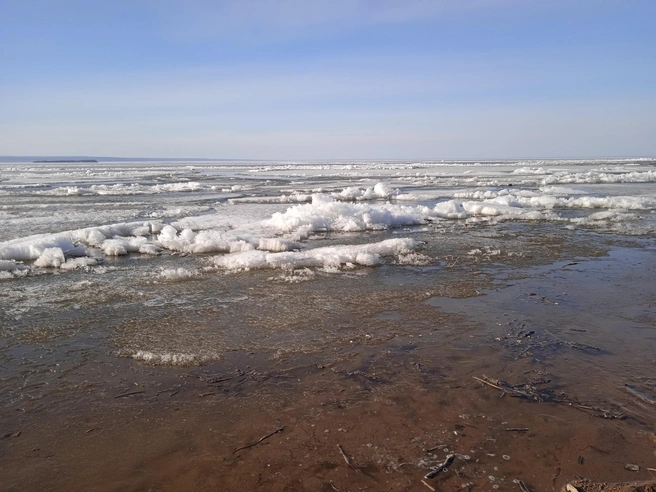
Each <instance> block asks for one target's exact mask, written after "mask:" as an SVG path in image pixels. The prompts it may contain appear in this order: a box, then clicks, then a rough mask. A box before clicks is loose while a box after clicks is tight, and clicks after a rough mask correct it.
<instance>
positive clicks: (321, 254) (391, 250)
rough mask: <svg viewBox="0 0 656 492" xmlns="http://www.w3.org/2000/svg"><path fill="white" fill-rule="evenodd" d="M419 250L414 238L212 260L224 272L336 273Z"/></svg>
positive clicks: (259, 253)
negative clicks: (304, 270)
mask: <svg viewBox="0 0 656 492" xmlns="http://www.w3.org/2000/svg"><path fill="white" fill-rule="evenodd" d="M418 247H419V243H418V242H417V241H415V240H414V239H408V238H403V239H387V240H384V241H380V242H377V243H368V244H360V245H354V246H350V245H349V246H344V245H342V246H328V247H323V248H314V249H311V250H307V251H290V252H284V253H268V252H266V251H257V250H251V251H245V252H243V253H234V254H228V255H223V256H216V257H214V258H213V263H214V265H216V266H217V267H220V268H224V269H226V270H251V269H262V268H268V269H280V270H294V269H300V268H316V267H320V268H324V269H326V270H328V271H336V270H339V269H340V268H341V267H342V266H353V265H360V266H369V267H371V266H376V265H380V264H382V263H383V262H384V258H386V257H398V256H401V255H409V254H412V253H414V251H415V250H416V249H417V248H418Z"/></svg>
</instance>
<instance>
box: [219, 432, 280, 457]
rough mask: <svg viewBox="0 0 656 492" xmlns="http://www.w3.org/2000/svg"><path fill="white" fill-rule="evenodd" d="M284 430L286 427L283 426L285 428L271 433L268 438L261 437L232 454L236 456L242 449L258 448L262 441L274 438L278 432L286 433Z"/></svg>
mask: <svg viewBox="0 0 656 492" xmlns="http://www.w3.org/2000/svg"><path fill="white" fill-rule="evenodd" d="M284 430H285V426H284V425H283V426H282V427H280V428H279V429H276V430H274V431H273V432H269V433H268V434H267V435H266V436H262V437H260V438H259V439H258V440H257V441H255V442H252V443H250V444H246V446H242V447H240V448H237V449H235V450H234V451H233V452H232V454H235V453H236V452H237V451H241V450H242V449H248V448H252V447H253V446H256V445H258V444H260V443H261V442H262V441H264V440H265V439H268V438H270V437H271V436H273V435H274V434H277V433H278V432H282V431H284Z"/></svg>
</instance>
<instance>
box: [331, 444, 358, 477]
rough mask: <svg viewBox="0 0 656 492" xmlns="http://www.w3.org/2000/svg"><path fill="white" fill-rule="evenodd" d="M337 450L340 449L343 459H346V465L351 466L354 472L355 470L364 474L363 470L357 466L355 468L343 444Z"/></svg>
mask: <svg viewBox="0 0 656 492" xmlns="http://www.w3.org/2000/svg"><path fill="white" fill-rule="evenodd" d="M337 449H339V452H340V453H341V454H342V458H344V461H346V464H347V465H348V466H350V467H351V468H352V469H353V470H355V471H356V472H358V473H362V470H360V469H359V468H358V467H357V466H355V465H354V464H353V463H352V462H351V460H350V459H349V457H348V456H346V453H345V452H344V448H343V447H342V445H341V444H338V445H337Z"/></svg>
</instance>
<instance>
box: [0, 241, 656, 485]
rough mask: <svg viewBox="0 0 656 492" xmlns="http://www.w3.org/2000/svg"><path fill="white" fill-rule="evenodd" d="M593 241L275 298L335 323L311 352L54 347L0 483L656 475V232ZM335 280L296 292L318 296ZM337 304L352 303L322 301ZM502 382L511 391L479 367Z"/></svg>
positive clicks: (28, 367)
mask: <svg viewBox="0 0 656 492" xmlns="http://www.w3.org/2000/svg"><path fill="white" fill-rule="evenodd" d="M593 246H594V247H593ZM593 246H590V245H587V246H586V247H585V248H584V246H582V245H578V246H577V248H578V249H577V248H573V249H572V248H569V249H568V248H567V247H558V248H556V250H555V252H554V254H553V256H552V257H544V256H543V257H542V258H541V260H540V261H534V260H530V259H526V258H523V259H522V258H519V259H514V260H513V261H512V262H506V263H505V264H495V260H494V259H489V258H488V259H487V262H485V263H484V264H481V265H476V267H477V268H473V265H472V264H467V265H463V264H454V262H453V259H446V258H445V260H444V265H442V266H441V275H442V276H441V277H440V278H441V279H442V280H443V279H444V278H446V277H448V278H450V281H449V282H440V283H439V284H437V283H436V284H435V285H433V286H432V288H427V287H430V286H431V285H430V284H431V282H433V281H434V277H431V275H437V274H436V273H434V272H428V273H426V272H425V271H422V270H420V269H416V270H414V271H404V272H397V273H389V272H388V273H387V274H386V275H387V277H385V279H386V282H385V283H376V282H373V283H372V282H367V283H366V284H362V286H363V287H362V288H361V292H360V294H359V295H356V291H357V290H358V289H354V288H350V290H349V295H350V297H349V299H350V302H349V303H345V301H344V298H343V297H342V295H343V292H342V291H341V290H340V289H339V287H335V288H334V290H331V287H330V286H329V285H323V286H321V288H320V289H321V291H322V296H321V297H320V298H317V301H316V303H314V304H313V303H311V302H309V301H307V303H306V305H305V306H298V305H294V304H293V303H294V302H298V301H295V300H294V299H298V295H297V293H295V292H293V290H292V291H291V292H290V293H289V297H288V298H287V297H284V295H283V294H281V293H276V295H278V296H283V297H282V298H280V299H278V301H277V302H278V303H279V304H275V305H274V306H279V307H280V310H281V311H280V312H281V316H280V319H279V320H278V322H279V323H280V325H281V326H283V325H285V318H286V317H287V321H288V322H289V323H291V324H295V326H296V325H298V326H297V329H299V330H302V329H303V324H304V323H307V326H306V329H307V330H309V331H310V332H312V330H316V323H317V322H318V321H317V320H323V323H324V325H323V326H322V330H323V331H317V332H316V334H315V335H316V336H317V337H324V336H326V333H327V332H328V331H327V330H328V329H329V328H331V326H330V325H332V329H334V333H335V336H334V337H332V338H331V339H330V340H329V343H319V342H318V341H317V343H312V340H311V338H312V336H309V337H308V340H307V342H306V343H305V344H303V345H302V346H300V347H299V346H297V345H295V344H294V343H293V340H294V333H295V332H294V331H290V333H289V334H288V338H285V336H282V335H280V337H281V338H279V339H277V340H275V343H274V341H273V340H268V342H267V344H268V345H267V346H269V347H273V348H274V349H272V350H262V349H258V345H257V344H255V343H253V344H252V345H251V346H250V347H249V348H248V349H246V350H239V349H231V350H228V351H226V352H225V354H224V356H223V357H222V358H221V359H220V360H219V361H212V362H207V363H203V364H201V365H198V366H190V367H166V366H153V365H148V364H145V363H143V362H139V361H135V360H131V359H126V358H119V357H116V356H115V350H114V349H111V347H110V349H109V350H107V349H105V348H104V347H103V346H101V347H100V348H98V346H99V344H97V343H95V342H93V343H92V342H90V343H89V345H88V346H79V345H76V347H77V348H76V349H75V350H76V351H73V350H72V349H70V350H69V351H68V352H65V353H61V354H55V355H52V354H51V355H52V357H54V359H56V360H58V361H59V362H58V363H57V364H58V365H59V367H60V369H57V368H55V366H53V365H52V364H51V363H50V362H49V359H48V358H47V355H43V357H44V359H43V360H44V361H45V362H44V368H45V369H44V370H43V371H38V370H36V367H37V365H38V364H37V362H36V360H33V359H30V362H29V364H28V363H27V362H25V360H26V359H25V358H24V359H23V366H24V369H23V372H21V368H20V364H18V365H17V366H13V365H12V366H11V368H10V369H11V371H9V372H7V373H5V376H6V377H5V378H3V381H2V384H3V394H4V396H3V399H2V403H3V412H2V415H1V417H0V425H1V428H0V430H1V432H2V434H3V436H2V439H1V440H0V453H1V454H0V455H1V456H2V459H1V460H0V486H1V488H2V489H3V490H72V489H74V490H97V491H119V490H121V491H123V490H134V491H141V490H143V491H146V490H222V491H223V490H225V491H232V490H234V491H238V490H274V491H283V490H285V491H291V490H299V491H301V490H322V491H334V490H337V491H347V490H430V488H431V487H432V488H433V489H435V490H443V491H445V490H452V491H455V490H482V491H487V490H490V491H491V490H517V491H519V490H521V487H520V483H519V481H522V483H523V484H525V486H526V487H527V488H528V490H531V491H542V490H560V488H561V487H562V486H563V485H565V484H566V483H567V482H569V481H571V480H573V479H575V478H576V477H579V476H580V477H587V478H589V479H592V480H594V481H596V482H625V481H638V480H650V479H654V478H656V472H655V471H653V470H650V468H651V469H656V434H655V432H656V425H655V423H656V378H655V376H654V375H655V374H656V355H654V354H656V295H655V294H656V285H655V284H654V282H653V278H654V272H655V271H656V270H655V267H656V258H655V257H654V251H655V249H654V245H653V242H650V241H646V240H640V239H633V240H631V241H625V242H622V243H620V242H619V241H618V240H615V239H609V238H600V239H599V240H598V242H597V243H595V244H594V245H593ZM546 247H547V246H545V248H546ZM586 248H587V249H586ZM448 253H449V252H448V250H447V251H446V252H444V253H443V257H446V256H447V255H448ZM370 280H371V279H370ZM318 283H319V282H308V283H306V284H301V285H298V286H295V287H294V288H296V289H298V292H301V291H304V292H306V293H309V294H308V297H307V298H306V300H308V299H311V298H312V296H311V294H312V289H313V288H314V289H319V286H318ZM399 284H403V285H402V287H403V288H399ZM365 285H366V287H365ZM261 294H262V295H264V293H261ZM326 299H332V300H333V301H334V306H335V308H334V309H333V310H324V311H321V312H317V310H318V309H319V308H320V306H322V305H323V306H325V305H327V303H326ZM367 299H369V300H370V302H369V303H367V302H366V301H367ZM328 304H330V303H328ZM267 305H268V306H271V304H267V302H263V303H262V306H261V309H262V313H259V311H258V310H257V309H255V310H252V311H251V312H250V313H249V315H250V316H252V317H254V318H257V316H258V315H260V314H261V315H262V316H264V315H265V313H264V311H266V308H267ZM285 305H288V306H291V308H297V310H298V309H301V308H303V307H305V309H306V311H301V312H302V313H305V314H302V315H298V316H297V317H292V316H291V313H293V312H295V311H294V309H289V311H285V309H283V306H285ZM276 319H278V318H276ZM141 322H142V323H144V322H145V319H144V320H141ZM167 322H169V323H171V324H175V322H176V320H175V319H173V318H172V319H168V320H167ZM180 322H182V321H180ZM152 323H153V324H155V323H156V321H155V320H153V321H152ZM253 323H254V322H253ZM274 328H275V326H274ZM139 329H141V330H143V333H144V336H145V335H148V333H149V331H148V329H149V327H148V326H145V327H141V328H139ZM44 330H45V328H44ZM116 333H119V334H118V335H116ZM120 333H121V331H120V330H118V331H115V334H114V335H113V336H114V338H110V340H109V342H107V343H109V344H110V345H111V343H114V344H117V343H119V342H117V341H116V340H119V341H120V339H121V335H120ZM283 335H284V334H283ZM42 336H43V337H45V339H46V340H47V338H48V334H47V330H45V331H43V333H42ZM70 336H74V335H70ZM324 342H325V341H324ZM43 343H44V346H45V345H47V343H46V342H43ZM76 343H77V342H76ZM263 343H264V342H263ZM24 346H27V344H24V345H23V346H17V347H16V348H15V351H19V350H21V347H24ZM52 346H53V347H56V344H53V345H52ZM286 346H287V348H286ZM52 350H53V352H56V349H55V348H53V349H52ZM80 354H82V355H80ZM15 355H16V354H15ZM54 359H53V360H54ZM16 360H21V359H20V354H18V355H16ZM486 377H487V378H489V379H488V380H487V381H488V382H492V384H493V385H496V386H498V387H499V388H502V389H498V388H495V387H493V386H491V385H489V384H484V383H481V382H480V381H479V380H478V379H475V378H479V379H484V378H486ZM504 389H505V390H506V391H504ZM522 394H523V395H525V396H522ZM608 417H617V418H608ZM262 438H264V439H262ZM258 441H259V442H258ZM246 446H247V447H246ZM238 448H243V449H239V450H237V449H238ZM454 453H455V454H456V455H457V456H456V459H455V461H454V463H453V464H452V465H451V466H450V467H449V468H448V470H447V471H445V472H443V473H440V474H438V475H437V476H436V477H435V478H431V479H425V478H424V476H425V475H426V474H427V473H429V472H430V471H431V469H432V467H435V466H437V465H439V464H441V463H442V462H444V460H445V458H446V457H447V456H448V455H449V454H454ZM627 464H632V465H637V466H638V467H639V470H638V471H632V470H630V469H627V468H626V465H627ZM422 480H423V482H422ZM424 482H425V483H424Z"/></svg>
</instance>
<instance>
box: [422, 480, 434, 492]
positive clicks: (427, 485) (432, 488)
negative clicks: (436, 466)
mask: <svg viewBox="0 0 656 492" xmlns="http://www.w3.org/2000/svg"><path fill="white" fill-rule="evenodd" d="M421 483H423V484H424V485H425V486H426V487H428V488H429V489H431V490H432V491H433V492H435V487H431V486H430V485H429V484H427V483H426V482H425V481H423V480H422V481H421Z"/></svg>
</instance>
